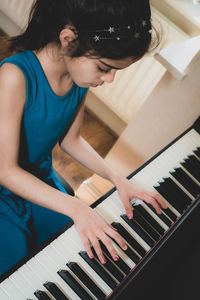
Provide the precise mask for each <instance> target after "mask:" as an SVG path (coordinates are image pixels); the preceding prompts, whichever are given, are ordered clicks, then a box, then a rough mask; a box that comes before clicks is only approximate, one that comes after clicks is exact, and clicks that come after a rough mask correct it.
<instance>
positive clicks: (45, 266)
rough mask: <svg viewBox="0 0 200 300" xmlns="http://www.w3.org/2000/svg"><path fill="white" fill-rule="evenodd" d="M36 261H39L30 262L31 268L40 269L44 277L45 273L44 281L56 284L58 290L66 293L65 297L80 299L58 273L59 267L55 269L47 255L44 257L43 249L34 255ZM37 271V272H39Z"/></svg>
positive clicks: (74, 299)
mask: <svg viewBox="0 0 200 300" xmlns="http://www.w3.org/2000/svg"><path fill="white" fill-rule="evenodd" d="M34 259H36V261H37V262H38V263H39V265H38V264H37V263H36V262H35V264H32V266H31V267H32V270H33V271H34V270H35V272H37V273H38V271H39V270H40V272H41V273H43V276H44V277H45V273H46V279H45V282H46V281H51V282H54V283H55V284H57V286H58V287H59V288H60V290H61V291H62V292H63V293H64V294H65V295H66V297H68V298H69V297H70V298H71V299H73V300H80V297H79V296H78V295H77V294H76V293H75V292H74V291H73V290H72V289H71V288H70V286H68V284H67V283H66V282H65V281H64V280H63V279H62V278H61V277H60V275H58V273H57V272H58V271H59V269H57V266H56V264H55V263H52V261H49V258H48V257H45V255H44V253H43V251H40V252H39V253H38V254H37V255H36V256H35V257H34ZM40 272H39V274H40ZM45 282H44V283H45Z"/></svg>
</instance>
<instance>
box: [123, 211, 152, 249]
mask: <svg viewBox="0 0 200 300" xmlns="http://www.w3.org/2000/svg"><path fill="white" fill-rule="evenodd" d="M121 218H122V219H123V220H124V221H125V222H126V223H127V224H128V225H129V226H130V227H131V228H132V229H133V230H134V231H135V232H136V233H137V234H138V235H139V236H140V237H141V238H142V239H143V240H144V241H145V242H146V243H147V244H148V245H149V246H150V247H153V246H154V244H155V242H154V240H152V238H151V237H150V236H149V235H148V234H147V233H146V232H145V231H144V230H143V229H142V228H141V227H140V226H139V224H138V223H137V222H136V221H135V220H134V218H133V219H130V220H129V219H128V217H127V215H121Z"/></svg>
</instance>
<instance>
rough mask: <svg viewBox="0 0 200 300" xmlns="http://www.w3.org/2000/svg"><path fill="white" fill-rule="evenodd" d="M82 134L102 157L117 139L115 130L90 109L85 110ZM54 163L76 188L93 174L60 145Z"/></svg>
mask: <svg viewBox="0 0 200 300" xmlns="http://www.w3.org/2000/svg"><path fill="white" fill-rule="evenodd" d="M81 135H82V136H83V138H84V139H85V140H86V141H87V142H88V143H89V144H90V145H91V146H92V147H93V148H94V149H95V150H96V151H97V152H98V153H99V154H100V155H101V157H105V155H106V154H107V153H108V151H109V150H110V149H111V147H112V146H113V144H114V143H115V141H116V139H117V137H116V136H115V135H114V134H113V132H111V131H110V129H109V128H108V127H107V126H105V125H104V124H103V123H102V122H101V121H100V120H98V119H97V118H96V117H95V116H94V115H93V114H92V113H90V112H89V111H88V110H86V111H85V115H84V122H83V126H82V130H81ZM53 165H54V168H55V169H56V171H58V172H59V173H60V174H61V175H62V176H63V177H64V178H65V179H66V180H67V181H68V182H69V183H70V184H71V186H72V187H73V188H74V189H75V190H76V189H77V188H78V187H79V185H80V184H81V183H82V182H83V181H84V180H85V179H87V178H89V177H90V176H91V175H92V173H91V172H90V171H89V170H87V169H86V168H84V167H83V166H81V165H80V164H79V163H77V162H75V161H74V160H73V159H72V158H71V157H69V156H68V155H67V154H66V153H63V152H62V151H61V150H60V149H59V146H58V145H56V147H55V148H54V150H53Z"/></svg>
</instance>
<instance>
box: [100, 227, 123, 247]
mask: <svg viewBox="0 0 200 300" xmlns="http://www.w3.org/2000/svg"><path fill="white" fill-rule="evenodd" d="M106 234H107V235H108V236H110V237H111V238H112V239H114V240H115V241H116V242H117V244H118V245H119V246H120V247H121V248H122V249H123V250H127V245H126V242H125V241H124V239H123V238H122V237H121V235H120V234H119V233H118V232H116V231H113V230H109V229H108V230H107V232H106ZM104 244H105V243H104Z"/></svg>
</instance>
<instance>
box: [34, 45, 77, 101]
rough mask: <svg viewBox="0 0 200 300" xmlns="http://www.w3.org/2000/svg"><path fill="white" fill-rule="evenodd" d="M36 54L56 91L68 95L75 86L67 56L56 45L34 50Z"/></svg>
mask: <svg viewBox="0 0 200 300" xmlns="http://www.w3.org/2000/svg"><path fill="white" fill-rule="evenodd" d="M34 54H35V55H36V56H37V58H38V60H39V62H40V64H41V66H42V69H43V71H44V73H45V75H46V78H47V80H48V82H49V84H50V86H51V88H52V90H53V91H54V93H55V94H56V95H58V96H64V95H66V94H67V93H68V92H69V91H70V90H71V88H72V86H73V80H72V78H71V76H70V74H69V73H68V70H67V63H66V59H65V57H64V56H62V55H61V54H60V52H59V51H58V49H55V47H45V48H44V49H42V50H41V51H38V52H36V51H34Z"/></svg>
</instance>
